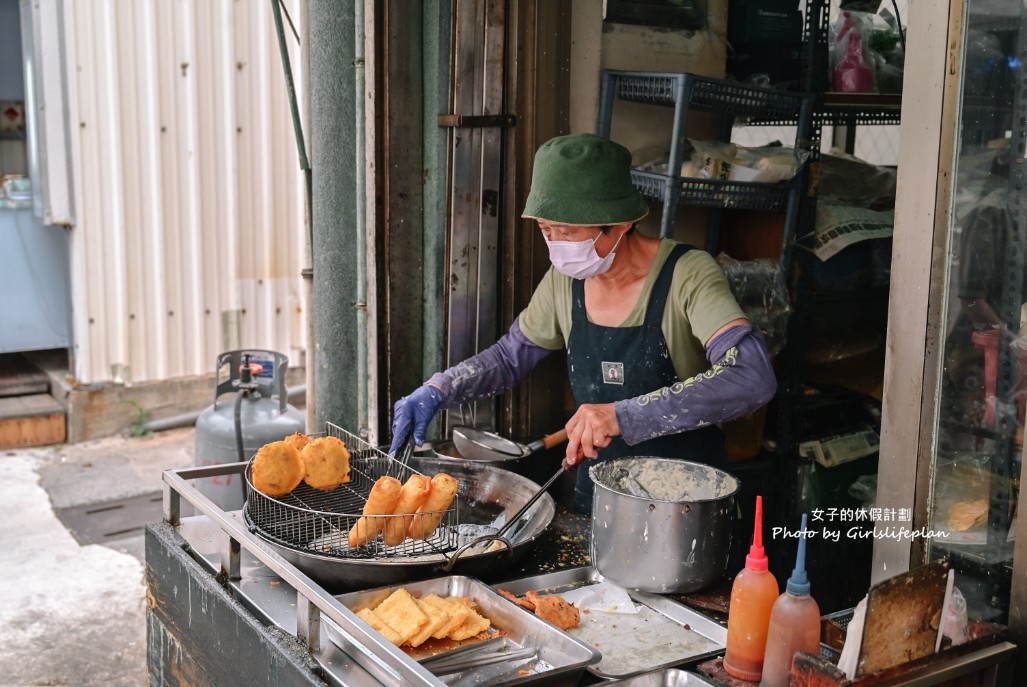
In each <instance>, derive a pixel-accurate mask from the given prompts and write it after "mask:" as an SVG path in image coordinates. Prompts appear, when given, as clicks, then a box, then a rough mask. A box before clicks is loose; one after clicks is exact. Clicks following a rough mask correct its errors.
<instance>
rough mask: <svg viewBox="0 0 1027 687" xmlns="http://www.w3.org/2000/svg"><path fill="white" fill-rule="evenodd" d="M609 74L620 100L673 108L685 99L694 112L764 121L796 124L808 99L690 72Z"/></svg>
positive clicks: (790, 92) (799, 94) (791, 93)
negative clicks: (773, 120) (772, 120)
mask: <svg viewBox="0 0 1027 687" xmlns="http://www.w3.org/2000/svg"><path fill="white" fill-rule="evenodd" d="M607 74H609V75H610V77H611V78H613V79H614V80H615V82H616V88H617V96H618V97H619V98H620V99H621V100H627V101H630V102H637V103H648V104H651V105H664V106H667V107H673V106H675V105H676V104H677V103H678V102H679V101H680V100H681V99H682V98H684V99H685V100H686V101H687V102H688V104H689V107H690V108H692V109H696V110H706V111H709V112H725V113H730V114H732V115H735V116H739V117H757V118H759V119H761V120H765V119H781V120H785V121H794V119H795V118H796V117H798V115H799V112H800V109H801V108H802V105H803V101H804V99H805V98H807V97H808V96H807V94H805V93H799V92H795V91H783V90H778V89H773V88H763V87H761V86H751V85H748V84H741V83H736V82H732V81H725V80H723V79H711V78H709V77H704V76H699V75H696V74H688V73H659V72H617V71H608V72H607ZM686 91H687V94H686Z"/></svg>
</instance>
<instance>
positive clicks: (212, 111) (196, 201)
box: [66, 0, 305, 383]
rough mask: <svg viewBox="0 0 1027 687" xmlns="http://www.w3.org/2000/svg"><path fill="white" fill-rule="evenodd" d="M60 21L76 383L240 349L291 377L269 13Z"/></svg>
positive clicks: (134, 14)
mask: <svg viewBox="0 0 1027 687" xmlns="http://www.w3.org/2000/svg"><path fill="white" fill-rule="evenodd" d="M285 6H286V8H287V10H288V12H289V14H290V15H291V16H292V18H293V20H294V21H297V22H298V21H299V13H298V11H297V10H298V6H299V0H286V2H285ZM68 8H69V9H68V10H67V14H66V21H67V22H68V32H67V34H66V37H67V40H68V44H69V55H71V57H70V59H71V60H72V61H73V62H74V69H73V70H72V72H71V73H70V79H69V80H70V82H71V84H72V85H71V94H70V100H71V108H70V110H71V112H70V115H71V118H72V122H73V128H74V129H75V131H74V132H73V134H74V138H73V140H74V141H75V151H76V153H77V158H76V161H75V167H76V172H77V175H76V184H75V186H76V224H75V226H74V228H73V230H72V231H73V233H74V234H75V240H74V243H73V245H74V246H75V248H74V249H73V250H74V251H75V252H76V255H75V258H74V263H75V265H76V267H75V268H73V275H72V283H73V285H74V288H73V308H74V311H75V312H74V314H73V319H74V323H75V326H74V340H75V355H74V361H75V363H74V374H75V376H76V377H77V378H78V381H79V382H81V383H93V382H103V381H108V380H113V381H124V382H135V383H138V382H142V381H149V380H160V379H170V378H175V377H181V376H187V375H196V374H201V373H205V372H210V371H211V370H213V367H214V359H215V357H216V355H217V354H218V353H219V352H221V351H224V350H230V349H234V348H244V347H245V348H249V347H252V348H269V349H273V350H277V351H281V352H283V353H285V354H286V355H288V356H289V358H290V361H291V364H292V365H293V366H296V365H300V364H303V362H304V361H303V359H302V358H303V351H304V349H305V340H304V322H303V321H304V311H303V302H302V293H303V285H302V282H301V278H300V270H301V268H302V266H303V262H304V250H305V249H304V245H305V240H304V224H303V220H304V207H303V190H302V187H303V180H302V172H301V171H300V169H299V165H298V162H297V153H296V148H295V142H294V137H293V126H292V121H291V117H290V112H289V104H288V98H287V95H286V88H285V79H284V75H283V71H282V64H281V59H280V57H279V53H278V44H277V39H276V37H275V31H274V18H273V16H272V13H271V6H270V2H268V0H90V1H87V2H77V1H76V2H72V3H69V4H68ZM297 30H299V31H300V35H301V36H302V27H299V26H297ZM286 31H287V40H288V43H289V46H290V50H291V52H292V54H291V59H292V64H293V65H294V72H295V78H296V80H297V89H298V90H299V91H300V92H302V88H303V84H302V83H300V77H301V75H300V73H299V68H298V65H299V64H300V59H299V57H300V55H299V53H300V50H299V47H298V45H297V42H296V39H295V38H294V37H293V36H292V34H291V32H289V29H288V23H286Z"/></svg>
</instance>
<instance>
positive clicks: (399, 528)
mask: <svg viewBox="0 0 1027 687" xmlns="http://www.w3.org/2000/svg"><path fill="white" fill-rule="evenodd" d="M430 494H431V480H430V479H429V478H427V477H425V476H424V475H410V477H408V478H407V481H406V482H404V483H403V488H402V489H400V492H399V502H398V503H397V504H396V510H395V511H394V512H393V515H392V517H391V518H386V520H385V528H384V532H383V533H382V538H383V539H384V540H385V543H386V544H388V545H389V546H396V545H398V544H401V543H402V542H403V540H404V539H406V537H407V529H408V528H409V527H410V522H411V521H412V520H413V519H414V514H415V513H416V512H417V509H418V508H420V507H421V506H422V505H424V502H425V501H427V500H428V496H429V495H430Z"/></svg>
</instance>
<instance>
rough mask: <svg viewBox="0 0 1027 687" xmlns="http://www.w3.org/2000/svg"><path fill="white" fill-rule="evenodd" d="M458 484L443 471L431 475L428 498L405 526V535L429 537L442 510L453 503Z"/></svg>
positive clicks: (417, 537) (418, 537)
mask: <svg viewBox="0 0 1027 687" xmlns="http://www.w3.org/2000/svg"><path fill="white" fill-rule="evenodd" d="M459 486H460V485H459V482H457V481H456V480H455V479H454V478H453V477H450V476H449V475H447V474H446V473H444V472H440V473H439V474H437V475H435V476H434V477H432V478H431V493H429V494H428V499H427V500H426V501H425V502H424V504H422V505H421V507H420V508H419V509H418V515H415V516H414V517H413V519H412V520H411V521H410V527H409V528H407V536H408V537H410V538H411V539H427V538H428V537H430V536H431V535H432V532H434V531H435V528H437V527H438V526H439V523H440V522H442V515H443V513H442V511H445V510H446V509H447V508H449V505H450V504H451V503H453V498H454V497H455V496H456V492H457V488H458V487H459ZM421 513H427V515H421Z"/></svg>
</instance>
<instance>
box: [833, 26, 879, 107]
mask: <svg viewBox="0 0 1027 687" xmlns="http://www.w3.org/2000/svg"><path fill="white" fill-rule="evenodd" d="M846 35H847V38H846V39H845V41H846V47H845V55H844V56H843V57H842V58H841V59H840V60H839V61H838V64H837V65H835V68H834V90H836V91H840V92H842V93H871V92H873V90H874V67H873V65H872V64H871V62H870V58H869V57H868V56H867V49H866V46H865V45H864V44H863V39H862V38H861V37H860V35H859V34H857V33H856V32H855V31H849V32H848V33H847V34H846Z"/></svg>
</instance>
